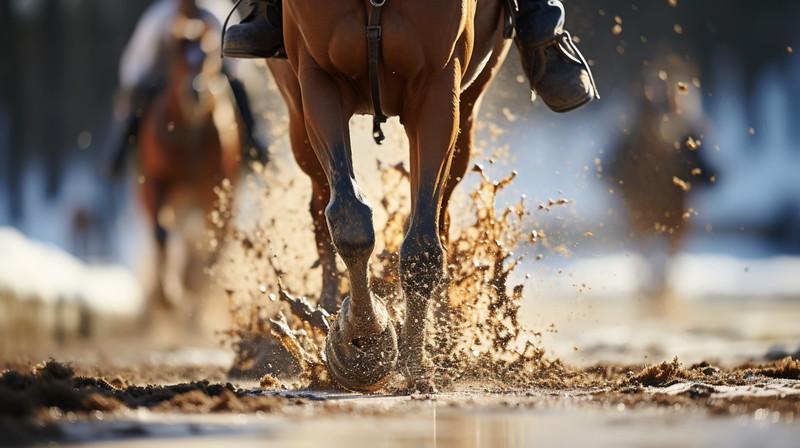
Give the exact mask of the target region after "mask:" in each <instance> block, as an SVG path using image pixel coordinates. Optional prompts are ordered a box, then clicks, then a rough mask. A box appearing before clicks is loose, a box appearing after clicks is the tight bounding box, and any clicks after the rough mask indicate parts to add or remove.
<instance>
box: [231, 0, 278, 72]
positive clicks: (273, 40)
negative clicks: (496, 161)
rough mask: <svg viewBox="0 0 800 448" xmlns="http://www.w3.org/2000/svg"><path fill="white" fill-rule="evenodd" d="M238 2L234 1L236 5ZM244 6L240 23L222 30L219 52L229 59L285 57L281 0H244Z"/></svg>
mask: <svg viewBox="0 0 800 448" xmlns="http://www.w3.org/2000/svg"><path fill="white" fill-rule="evenodd" d="M241 1H242V0H239V1H238V2H236V6H238V5H239V3H241ZM247 5H248V6H250V11H249V12H248V13H247V14H246V15H245V16H244V18H243V19H242V22H241V23H240V24H238V25H233V26H232V27H230V28H228V29H227V30H224V31H223V36H222V55H223V56H227V57H230V58H276V57H277V58H285V57H286V50H285V49H284V48H283V24H282V17H281V0H247ZM236 6H234V7H233V8H234V9H236ZM231 13H233V11H231ZM229 17H230V15H229ZM227 22H228V21H227V20H225V23H226V24H227Z"/></svg>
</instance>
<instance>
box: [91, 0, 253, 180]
mask: <svg viewBox="0 0 800 448" xmlns="http://www.w3.org/2000/svg"><path fill="white" fill-rule="evenodd" d="M229 5H230V3H228V2H226V1H224V0H198V1H195V0H158V1H156V2H154V3H152V4H151V5H150V6H149V7H148V8H147V9H146V10H145V11H144V13H143V14H142V16H141V17H140V18H139V21H138V22H137V24H136V29H135V30H134V32H133V35H132V36H131V38H130V40H129V41H128V43H127V45H126V46H125V49H124V51H123V53H122V57H121V59H120V66H119V89H118V92H117V97H116V99H115V104H114V118H115V122H116V128H115V129H113V130H112V135H111V143H110V146H109V148H107V151H108V153H107V154H106V158H105V161H104V162H105V164H106V165H107V166H106V167H105V168H106V169H107V170H108V171H109V172H110V174H119V173H120V172H121V171H122V168H123V165H124V161H125V153H126V149H127V147H128V144H129V143H132V142H133V141H135V139H136V136H137V133H138V127H139V119H140V118H141V117H142V115H143V114H144V111H145V110H146V109H147V107H148V106H149V105H150V102H151V101H152V100H153V98H154V96H155V94H156V93H157V92H158V91H159V89H161V88H163V84H164V82H165V79H164V77H165V76H166V72H167V68H168V61H167V60H166V59H167V56H166V52H167V45H168V44H167V42H168V41H169V36H170V33H171V32H172V28H171V24H172V23H173V22H174V18H175V16H176V14H182V15H184V16H186V17H191V18H196V19H200V20H202V21H204V22H206V23H207V24H210V25H211V26H212V27H213V28H214V29H216V30H221V25H220V22H219V20H218V19H217V17H221V16H222V15H224V14H225V13H226V11H227V9H228V6H229ZM216 42H219V40H217V41H216ZM217 48H219V47H217ZM209 50H210V51H209ZM213 51H214V50H213V49H207V50H206V53H207V54H210V55H211V56H212V57H215V54H214V53H213ZM217 51H218V50H217ZM223 71H224V73H225V75H226V77H227V78H228V81H229V82H230V85H231V90H232V92H233V95H234V98H235V100H236V104H237V107H238V109H239V113H240V116H241V118H242V121H243V123H244V126H245V129H244V131H245V132H244V133H245V144H244V145H243V148H242V149H243V151H244V154H243V156H244V158H245V160H258V161H260V162H262V163H263V162H266V158H267V153H266V148H265V145H264V144H263V143H261V141H260V140H259V139H258V137H257V136H256V129H255V128H256V123H255V119H254V118H253V113H252V111H251V109H250V102H249V99H248V96H247V93H246V91H245V89H244V85H243V84H242V82H241V81H240V80H238V79H236V77H235V76H234V73H235V70H234V69H233V67H232V66H231V64H230V63H227V62H226V64H225V65H224V67H223Z"/></svg>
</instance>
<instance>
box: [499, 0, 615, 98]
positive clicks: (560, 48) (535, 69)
mask: <svg viewBox="0 0 800 448" xmlns="http://www.w3.org/2000/svg"><path fill="white" fill-rule="evenodd" d="M518 4H519V12H518V13H517V16H516V24H515V25H516V31H517V35H516V38H515V41H516V44H517V48H518V49H519V53H520V56H521V58H522V68H523V69H524V70H525V74H526V75H527V76H528V80H529V81H530V86H531V91H533V92H534V93H535V94H538V95H539V96H540V97H542V100H543V101H544V103H545V104H547V107H549V108H550V109H551V110H553V111H555V112H569V111H571V110H575V109H577V108H579V107H581V106H583V105H585V104H586V103H588V102H589V101H591V100H593V99H597V98H600V95H598V93H597V87H596V86H595V83H594V78H593V77H592V72H591V70H589V65H588V64H587V63H586V60H585V59H584V58H583V55H581V53H580V51H578V47H576V46H575V43H574V42H572V38H571V37H570V35H569V33H567V32H566V31H565V30H564V6H563V5H562V4H561V2H560V1H559V0H518Z"/></svg>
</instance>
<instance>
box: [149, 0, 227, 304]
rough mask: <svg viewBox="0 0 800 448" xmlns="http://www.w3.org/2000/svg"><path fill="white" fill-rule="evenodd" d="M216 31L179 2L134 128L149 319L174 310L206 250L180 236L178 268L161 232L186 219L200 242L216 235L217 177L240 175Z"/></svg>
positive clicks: (177, 229) (204, 15)
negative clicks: (147, 244) (148, 266)
mask: <svg viewBox="0 0 800 448" xmlns="http://www.w3.org/2000/svg"><path fill="white" fill-rule="evenodd" d="M220 31H221V30H220V25H219V22H218V21H217V20H216V18H214V16H212V15H211V14H210V13H208V12H207V11H205V10H202V9H199V8H198V7H197V6H195V4H194V2H193V1H182V2H181V3H180V7H179V9H178V11H177V13H176V14H175V17H174V20H173V21H172V28H171V33H170V35H169V37H168V38H167V41H166V42H165V46H164V48H163V49H162V50H163V52H164V53H163V56H164V57H163V60H164V61H165V64H166V65H165V67H164V68H165V70H164V72H163V82H162V83H161V88H159V89H158V91H157V92H156V93H155V95H154V97H153V99H152V101H151V102H150V103H149V106H148V107H147V108H146V109H145V110H144V115H143V116H142V118H141V122H140V125H139V131H138V142H139V152H138V154H139V170H140V177H139V183H140V189H139V192H140V195H141V198H142V201H143V203H144V208H145V210H146V213H147V216H148V218H149V221H150V223H151V225H152V229H153V232H154V235H155V239H156V243H157V244H156V245H157V264H156V288H155V293H154V296H153V298H152V300H151V301H150V302H149V304H148V308H149V310H148V312H147V313H146V314H147V315H148V316H146V317H148V318H149V317H151V316H150V315H152V313H153V312H154V311H157V310H159V309H162V310H163V309H169V308H172V307H174V306H175V305H177V304H178V303H179V299H180V297H175V295H177V294H180V293H181V292H182V291H183V290H184V289H185V288H187V287H189V288H190V287H195V288H196V287H197V286H198V283H200V282H201V281H202V280H201V279H202V273H201V271H202V267H203V266H202V264H203V263H207V262H208V261H209V260H210V259H209V255H210V254H212V253H213V251H212V248H209V247H207V246H208V245H207V244H206V245H205V246H206V247H205V248H204V249H203V250H202V251H201V252H200V253H197V251H196V248H197V246H198V241H197V239H196V238H195V239H194V240H191V241H190V239H189V238H182V245H183V247H182V249H183V252H184V253H183V255H184V257H185V262H184V263H180V261H179V260H175V259H174V257H172V255H173V254H176V252H174V251H172V250H167V236H168V234H169V235H178V236H182V237H183V236H185V235H186V233H187V232H188V230H187V226H188V225H190V223H191V221H192V217H193V216H194V217H198V218H199V219H194V221H195V223H198V222H199V223H203V225H199V226H198V225H196V226H195V227H198V228H199V232H196V233H201V234H202V235H199V236H200V238H202V239H203V240H205V239H207V235H208V232H210V231H217V232H219V231H220V230H221V229H220V227H222V226H223V224H221V223H220V221H217V222H215V223H211V222H210V221H209V215H210V213H211V212H212V211H213V210H214V208H215V202H216V200H217V195H216V194H215V191H214V189H215V187H217V186H218V185H220V182H223V181H224V180H227V182H228V183H235V181H236V179H237V177H238V175H239V170H240V159H241V156H240V148H241V142H242V125H241V120H240V117H239V116H238V114H237V112H236V109H235V103H234V99H233V95H232V92H231V91H230V86H229V84H228V81H227V80H226V79H225V78H224V77H223V76H224V75H223V73H222V64H221V61H220V59H219V57H218V56H217V53H215V48H214V45H215V44H218V42H219V33H220ZM173 231H174V232H173ZM172 246H173V245H172V244H170V247H172ZM178 247H180V245H179V246H178ZM186 252H188V254H187V253H186ZM168 253H169V254H170V256H168V255H167V254H168ZM177 253H180V252H177ZM192 263H194V264H195V266H191V264H192ZM180 264H183V266H176V265H180ZM169 281H172V284H173V285H177V286H179V287H180V288H179V289H178V290H176V293H174V294H171V295H170V297H167V294H166V293H165V288H164V286H165V282H169ZM184 306H186V304H184ZM189 306H196V304H194V305H189ZM191 314H192V315H196V313H191Z"/></svg>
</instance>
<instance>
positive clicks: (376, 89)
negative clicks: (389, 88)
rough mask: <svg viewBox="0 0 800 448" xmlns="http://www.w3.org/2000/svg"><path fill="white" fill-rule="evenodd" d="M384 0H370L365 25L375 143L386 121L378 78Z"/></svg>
mask: <svg viewBox="0 0 800 448" xmlns="http://www.w3.org/2000/svg"><path fill="white" fill-rule="evenodd" d="M385 3H386V0H370V4H371V5H372V7H371V9H370V13H369V24H368V25H367V59H368V63H369V89H370V95H371V96H372V110H373V113H374V116H373V119H372V138H373V139H375V143H377V144H379V145H380V144H381V142H382V141H383V140H384V139H385V138H386V137H385V136H384V135H383V130H382V129H381V124H383V123H386V115H383V109H382V108H381V84H380V82H381V80H380V61H381V59H380V58H381V33H382V32H383V31H382V29H381V8H382V7H383V5H384V4H385Z"/></svg>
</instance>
